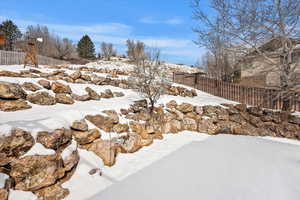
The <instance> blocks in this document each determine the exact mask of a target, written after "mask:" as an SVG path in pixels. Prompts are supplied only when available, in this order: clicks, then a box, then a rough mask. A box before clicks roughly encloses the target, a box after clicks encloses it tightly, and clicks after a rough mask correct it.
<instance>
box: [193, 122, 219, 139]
mask: <svg viewBox="0 0 300 200" xmlns="http://www.w3.org/2000/svg"><path fill="white" fill-rule="evenodd" d="M198 132H200V133H208V134H212V135H214V134H217V133H218V132H219V128H218V126H216V125H215V124H214V121H213V120H212V119H208V120H199V122H198Z"/></svg>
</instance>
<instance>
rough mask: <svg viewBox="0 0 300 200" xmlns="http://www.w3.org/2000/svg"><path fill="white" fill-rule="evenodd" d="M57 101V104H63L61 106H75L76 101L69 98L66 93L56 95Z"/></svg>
mask: <svg viewBox="0 0 300 200" xmlns="http://www.w3.org/2000/svg"><path fill="white" fill-rule="evenodd" d="M55 100H56V102H57V103H61V104H74V103H75V102H74V100H73V99H72V97H70V96H67V95H66V94H64V93H57V94H55Z"/></svg>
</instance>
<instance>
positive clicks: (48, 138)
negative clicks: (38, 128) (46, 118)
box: [37, 128, 72, 150]
mask: <svg viewBox="0 0 300 200" xmlns="http://www.w3.org/2000/svg"><path fill="white" fill-rule="evenodd" d="M71 140H72V133H71V131H70V130H67V129H64V128H63V129H56V130H55V131H53V132H52V133H49V132H46V131H42V132H39V133H38V136H37V142H39V143H41V144H42V145H44V146H45V147H46V148H48V149H54V150H58V149H62V148H64V147H65V146H66V145H68V144H69V143H70V142H71Z"/></svg>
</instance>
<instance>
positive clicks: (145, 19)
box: [139, 17, 183, 25]
mask: <svg viewBox="0 0 300 200" xmlns="http://www.w3.org/2000/svg"><path fill="white" fill-rule="evenodd" d="M139 22H140V23H143V24H169V25H178V24H183V20H182V19H180V18H179V17H174V18H171V19H166V20H158V19H154V18H153V17H143V18H141V19H140V20H139Z"/></svg>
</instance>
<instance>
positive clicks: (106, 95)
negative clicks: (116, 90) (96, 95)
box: [101, 89, 114, 99]
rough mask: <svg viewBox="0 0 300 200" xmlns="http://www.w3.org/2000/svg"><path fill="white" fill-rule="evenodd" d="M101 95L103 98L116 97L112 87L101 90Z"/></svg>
mask: <svg viewBox="0 0 300 200" xmlns="http://www.w3.org/2000/svg"><path fill="white" fill-rule="evenodd" d="M101 97H102V98H105V99H110V98H113V97H114V94H113V93H112V91H111V90H110V89H106V90H105V91H104V93H103V92H101Z"/></svg>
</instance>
